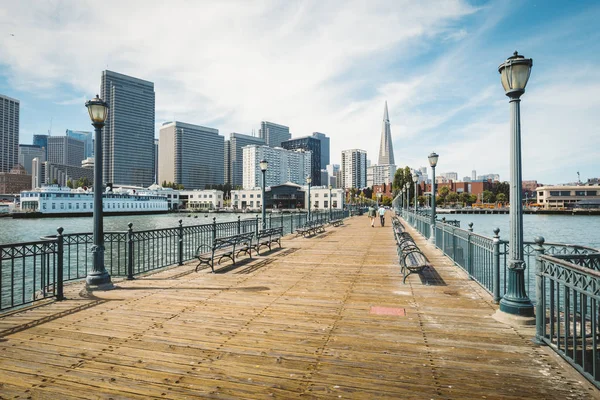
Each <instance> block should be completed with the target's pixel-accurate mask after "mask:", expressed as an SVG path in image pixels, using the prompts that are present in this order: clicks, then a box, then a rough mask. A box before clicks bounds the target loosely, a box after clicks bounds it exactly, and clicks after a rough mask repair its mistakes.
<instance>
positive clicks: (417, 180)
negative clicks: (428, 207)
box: [413, 172, 419, 215]
mask: <svg viewBox="0 0 600 400" xmlns="http://www.w3.org/2000/svg"><path fill="white" fill-rule="evenodd" d="M413 182H414V183H415V215H417V182H419V175H418V174H417V173H416V172H415V174H414V175H413Z"/></svg>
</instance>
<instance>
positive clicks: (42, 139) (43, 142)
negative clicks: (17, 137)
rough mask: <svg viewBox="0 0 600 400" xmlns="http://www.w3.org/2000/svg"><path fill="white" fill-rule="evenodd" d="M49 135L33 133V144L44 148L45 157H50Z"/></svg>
mask: <svg viewBox="0 0 600 400" xmlns="http://www.w3.org/2000/svg"><path fill="white" fill-rule="evenodd" d="M48 138H49V136H48V135H33V145H34V146H39V147H41V148H43V149H44V157H45V158H46V159H48Z"/></svg>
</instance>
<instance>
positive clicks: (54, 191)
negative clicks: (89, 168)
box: [13, 185, 168, 218]
mask: <svg viewBox="0 0 600 400" xmlns="http://www.w3.org/2000/svg"><path fill="white" fill-rule="evenodd" d="M93 210H94V193H93V192H92V191H90V190H87V189H84V188H78V189H70V188H68V187H59V186H58V185H49V186H42V187H41V188H39V189H35V190H27V191H23V192H21V211H22V212H21V213H16V214H13V217H17V218H18V217H19V216H23V217H25V216H53V217H58V216H77V215H82V216H84V215H92V212H93ZM102 210H103V212H104V215H125V214H157V213H166V212H167V211H168V202H167V197H166V196H161V195H158V194H156V193H153V192H152V191H146V190H135V189H129V190H120V189H116V190H115V191H112V190H107V191H106V192H105V193H103V195H102Z"/></svg>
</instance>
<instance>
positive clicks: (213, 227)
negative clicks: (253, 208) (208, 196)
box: [212, 216, 258, 243]
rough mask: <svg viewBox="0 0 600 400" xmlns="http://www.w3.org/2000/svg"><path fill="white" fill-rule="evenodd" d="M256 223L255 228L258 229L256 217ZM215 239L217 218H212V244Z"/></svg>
mask: <svg viewBox="0 0 600 400" xmlns="http://www.w3.org/2000/svg"><path fill="white" fill-rule="evenodd" d="M256 223H257V228H258V216H257V217H256ZM216 238H217V217H213V223H212V241H213V243H214V242H215V239H216Z"/></svg>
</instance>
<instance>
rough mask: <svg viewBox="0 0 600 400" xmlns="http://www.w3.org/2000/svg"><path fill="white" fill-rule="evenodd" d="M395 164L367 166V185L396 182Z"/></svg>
mask: <svg viewBox="0 0 600 400" xmlns="http://www.w3.org/2000/svg"><path fill="white" fill-rule="evenodd" d="M395 173H396V166H395V165H390V164H388V165H373V166H371V167H367V187H373V185H383V184H388V183H390V182H394V174H395Z"/></svg>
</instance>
